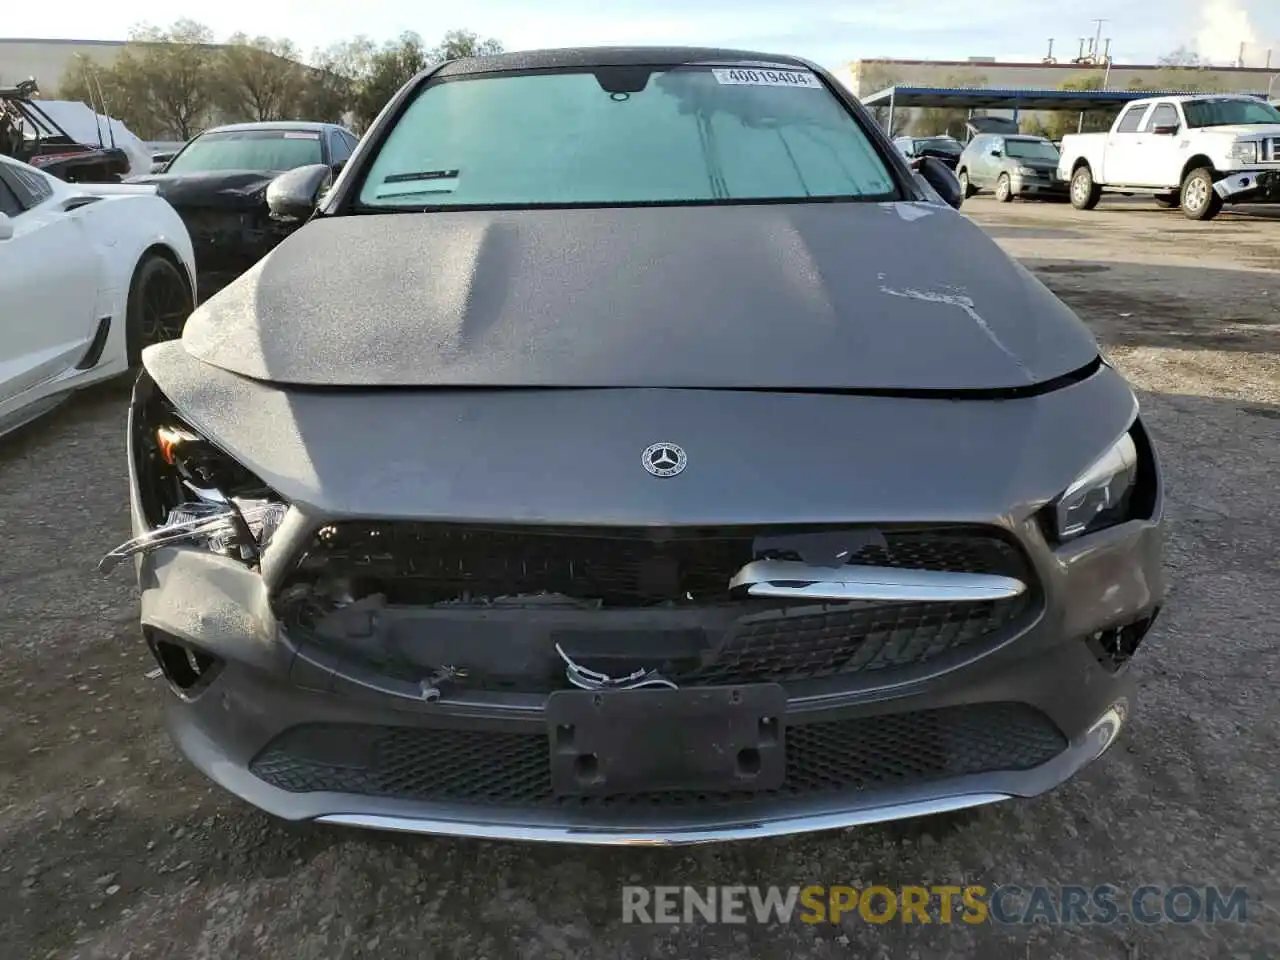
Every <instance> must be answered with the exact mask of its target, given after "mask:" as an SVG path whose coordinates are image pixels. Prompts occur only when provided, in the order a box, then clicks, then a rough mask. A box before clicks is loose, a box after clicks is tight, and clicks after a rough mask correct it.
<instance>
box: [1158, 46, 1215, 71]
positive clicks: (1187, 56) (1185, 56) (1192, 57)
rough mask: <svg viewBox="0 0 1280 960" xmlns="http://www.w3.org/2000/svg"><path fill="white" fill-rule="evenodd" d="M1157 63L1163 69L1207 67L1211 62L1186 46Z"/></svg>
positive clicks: (1161, 58) (1166, 55)
mask: <svg viewBox="0 0 1280 960" xmlns="http://www.w3.org/2000/svg"><path fill="white" fill-rule="evenodd" d="M1156 63H1157V64H1159V65H1160V66H1162V67H1207V66H1208V65H1209V62H1208V61H1207V60H1205V59H1204V57H1202V56H1200V54H1198V53H1197V52H1196V51H1194V50H1192V49H1191V48H1190V47H1188V46H1186V45H1185V44H1184V45H1183V46H1181V47H1179V48H1178V49H1177V50H1174V51H1172V52H1170V53H1166V54H1165V55H1164V56H1162V57H1159V58H1157V60H1156Z"/></svg>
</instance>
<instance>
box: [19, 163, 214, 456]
mask: <svg viewBox="0 0 1280 960" xmlns="http://www.w3.org/2000/svg"><path fill="white" fill-rule="evenodd" d="M194 285H195V261H194V257H193V255H192V252H191V241H190V239H189V238H188V236H187V231H186V228H185V227H184V226H183V225H182V221H181V220H180V219H179V218H178V215H177V214H176V213H174V211H173V208H172V207H170V206H169V205H168V204H167V203H165V202H164V201H163V200H161V199H160V198H159V197H157V196H156V195H155V188H154V187H126V186H122V185H120V184H83V183H77V184H68V183H66V182H65V181H62V180H60V179H58V178H56V177H52V176H49V175H48V174H47V173H46V172H44V171H41V170H37V169H36V168H35V167H32V166H28V165H27V164H24V163H19V162H18V161H16V160H13V159H11V158H8V157H0V434H5V433H8V432H9V431H11V430H13V429H15V428H17V427H19V426H21V425H22V424H24V423H26V422H28V421H29V420H32V419H34V418H35V417H37V416H39V415H40V414H41V413H44V412H45V411H47V410H49V409H52V408H53V407H54V406H56V405H57V404H58V403H59V402H60V401H61V400H63V399H65V398H66V396H67V395H68V394H69V393H70V392H71V391H72V390H75V389H76V388H78V387H83V386H86V385H88V384H90V383H94V382H96V381H99V380H102V379H105V378H107V377H112V376H115V375H117V374H120V373H123V372H124V371H125V370H127V369H128V368H129V367H130V366H137V365H138V363H139V356H140V354H141V352H142V349H143V347H145V346H147V345H149V344H153V343H159V342H160V341H162V340H166V339H170V338H172V337H176V336H179V335H180V334H181V332H182V325H183V323H184V322H185V321H186V319H187V315H188V314H190V313H191V309H192V306H193V299H192V291H193V290H194Z"/></svg>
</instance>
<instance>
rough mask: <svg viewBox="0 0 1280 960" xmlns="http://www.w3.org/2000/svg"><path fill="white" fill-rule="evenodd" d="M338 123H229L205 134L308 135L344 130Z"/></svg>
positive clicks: (310, 121) (290, 121)
mask: <svg viewBox="0 0 1280 960" xmlns="http://www.w3.org/2000/svg"><path fill="white" fill-rule="evenodd" d="M342 129H344V128H343V127H342V126H340V125H339V124H336V123H319V122H316V121H312V120H260V121H256V122H254V123H228V124H224V125H223V126H221V127H210V128H209V129H208V130H205V131H204V132H205V133H234V132H240V131H249V130H304V131H307V132H308V133H320V132H322V131H325V130H342Z"/></svg>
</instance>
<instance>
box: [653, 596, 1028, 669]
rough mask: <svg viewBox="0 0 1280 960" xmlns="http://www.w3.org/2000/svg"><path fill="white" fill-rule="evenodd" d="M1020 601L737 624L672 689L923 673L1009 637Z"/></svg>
mask: <svg viewBox="0 0 1280 960" xmlns="http://www.w3.org/2000/svg"><path fill="white" fill-rule="evenodd" d="M1033 608H1034V607H1033V601H1032V599H1031V598H1030V597H1029V596H1028V594H1025V593H1024V594H1021V595H1019V596H1017V597H1012V598H1009V599H1007V600H996V601H981V602H968V603H851V604H847V605H840V606H832V607H829V608H826V609H824V610H823V611H822V612H820V613H812V614H802V615H796V614H793V613H788V612H787V611H783V610H776V611H770V612H767V613H763V614H757V615H754V616H749V617H743V618H742V619H741V620H739V621H738V625H737V626H736V627H735V629H734V630H733V631H732V632H731V633H730V634H729V636H728V637H727V639H726V640H725V642H724V643H723V645H722V646H721V647H720V648H719V649H717V650H716V651H715V652H714V655H713V657H710V658H708V659H709V662H707V663H705V664H703V665H700V666H698V667H696V668H694V669H691V670H683V671H682V670H674V671H672V674H671V676H672V678H673V679H675V680H678V681H679V682H680V683H704V684H716V683H730V684H731V683H753V682H774V683H794V682H798V681H805V680H817V679H821V678H823V677H832V676H850V675H854V674H862V673H872V672H875V671H879V670H887V669H894V668H909V667H918V666H923V665H924V664H927V663H929V662H931V661H936V660H938V659H939V658H941V657H943V656H946V655H947V654H950V653H953V652H956V651H959V650H961V649H962V648H965V647H970V646H972V645H973V644H975V643H977V642H979V641H984V640H994V639H998V638H1000V637H1003V636H1007V635H1009V634H1010V633H1011V631H1010V627H1012V626H1014V625H1015V624H1020V623H1022V622H1024V621H1025V620H1026V618H1027V614H1028V613H1029V612H1030V611H1031V610H1032V609H1033Z"/></svg>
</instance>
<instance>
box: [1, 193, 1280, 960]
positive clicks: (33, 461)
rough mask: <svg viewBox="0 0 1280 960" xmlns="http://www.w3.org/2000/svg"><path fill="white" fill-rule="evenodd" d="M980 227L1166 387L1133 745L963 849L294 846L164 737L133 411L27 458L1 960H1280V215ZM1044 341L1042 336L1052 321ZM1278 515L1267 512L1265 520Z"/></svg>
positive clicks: (76, 405) (1146, 380) (6, 589)
mask: <svg viewBox="0 0 1280 960" xmlns="http://www.w3.org/2000/svg"><path fill="white" fill-rule="evenodd" d="M966 212H967V213H969V214H970V216H972V217H973V218H974V219H975V220H976V221H978V222H979V223H981V224H982V225H984V226H985V227H986V228H987V229H989V231H990V232H991V233H992V234H993V235H994V236H995V237H996V238H997V239H998V240H999V241H1000V242H1001V243H1002V244H1004V245H1005V246H1006V247H1007V248H1008V249H1009V250H1010V251H1011V252H1012V253H1013V254H1015V255H1016V256H1018V257H1019V258H1021V259H1022V260H1023V261H1024V262H1025V263H1026V264H1027V265H1028V266H1029V267H1031V268H1032V269H1033V270H1035V271H1036V272H1037V274H1038V275H1039V276H1040V277H1041V278H1042V279H1043V280H1044V281H1045V282H1046V283H1048V284H1049V285H1050V286H1052V287H1053V288H1054V289H1055V290H1057V291H1058V292H1059V294H1060V295H1061V296H1063V297H1064V298H1065V299H1066V300H1067V301H1069V302H1070V303H1071V304H1072V305H1073V306H1074V307H1076V308H1077V310H1078V311H1079V312H1080V313H1081V315H1082V316H1083V317H1084V318H1085V319H1086V320H1087V321H1088V322H1089V323H1090V324H1091V325H1092V326H1093V327H1094V329H1095V330H1096V331H1097V332H1098V334H1099V335H1100V337H1101V338H1102V339H1103V340H1104V341H1105V343H1106V344H1107V346H1108V349H1109V351H1110V353H1111V355H1112V357H1113V358H1114V359H1115V360H1116V361H1117V362H1118V363H1119V365H1120V366H1121V367H1122V368H1123V369H1124V370H1125V371H1126V372H1127V373H1128V374H1129V376H1130V377H1131V378H1132V379H1133V380H1134V382H1135V383H1136V384H1137V385H1138V386H1139V387H1140V388H1141V390H1142V391H1143V393H1142V403H1143V406H1144V409H1145V410H1146V413H1147V416H1148V417H1149V420H1150V425H1151V427H1152V429H1153V431H1154V433H1155V436H1156V439H1157V441H1158V444H1159V448H1160V452H1161V454H1162V456H1163V460H1164V464H1165V467H1166V470H1167V474H1168V489H1169V501H1170V511H1169V512H1170V514H1171V519H1170V530H1169V534H1170V541H1169V560H1168V562H1169V566H1170V568H1171V575H1172V592H1171V596H1170V598H1169V603H1168V606H1167V608H1166V612H1165V614H1164V616H1163V617H1162V623H1161V624H1160V625H1159V627H1158V628H1157V630H1156V631H1155V634H1154V635H1153V638H1152V640H1150V641H1149V642H1148V644H1147V645H1146V646H1145V647H1144V649H1143V651H1142V654H1141V656H1140V658H1139V661H1138V662H1137V664H1136V667H1135V669H1136V672H1137V677H1138V680H1139V684H1140V702H1139V704H1138V712H1137V715H1136V718H1135V720H1134V722H1133V724H1132V725H1131V726H1130V728H1129V729H1128V731H1127V734H1126V736H1125V737H1124V739H1123V742H1122V743H1121V745H1119V746H1117V747H1116V748H1115V749H1113V750H1112V751H1111V752H1110V753H1108V754H1107V755H1106V756H1105V757H1104V758H1103V759H1102V760H1100V761H1099V762H1098V763H1096V764H1095V765H1093V766H1092V767H1091V768H1090V769H1088V770H1087V771H1086V772H1085V773H1084V774H1083V775H1082V776H1080V777H1079V778H1078V779H1076V780H1075V781H1073V782H1072V783H1070V784H1068V785H1067V786H1065V787H1063V788H1062V789H1060V790H1058V791H1057V792H1055V793H1054V794H1052V795H1050V796H1046V797H1043V798H1040V799H1038V800H1036V801H1033V802H1021V803H1009V804H1004V805H1000V806H997V807H992V808H987V809H985V810H984V811H982V812H981V813H980V814H979V815H978V816H977V818H976V819H975V820H973V821H972V822H969V823H967V824H964V825H961V826H958V827H956V828H954V829H951V830H944V829H941V828H940V827H938V826H930V827H929V828H928V829H924V828H910V827H905V828H904V827H897V828H883V829H863V830H858V831H851V832H843V833H834V834H827V835H820V836H811V837H806V838H802V839H793V840H786V841H769V842H757V843H749V844H743V845H737V846H717V847H705V848H681V849H672V850H652V849H650V850H645V849H635V850H607V851H601V850H586V851H579V850H573V849H566V848H549V849H543V848H528V847H520V846H511V845H503V844H487V843H478V842H462V841H456V842H455V841H448V840H433V839H422V838H409V837H391V836H382V835H374V834H363V833H357V832H348V831H342V830H338V829H320V828H314V827H299V826H290V825H287V824H282V823H279V822H276V821H273V820H269V819H268V818H267V817H265V816H263V815H260V814H258V813H256V812H253V811H252V810H249V809H246V808H245V807H244V806H242V805H241V804H239V803H238V802H237V801H235V800H233V799H230V798H228V797H227V796H225V795H223V794H222V793H220V792H218V791H216V790H215V789H213V788H211V787H209V786H207V785H206V783H205V782H204V781H203V780H202V779H201V778H200V777H199V776H198V775H197V774H195V773H194V772H192V771H191V770H189V769H188V768H187V767H186V765H185V764H184V763H182V762H180V761H179V759H178V757H177V755H176V753H175V751H174V749H173V748H172V747H171V746H170V744H169V742H168V740H167V738H166V736H165V734H164V733H163V732H162V730H161V727H160V719H159V702H160V699H161V696H162V694H163V692H164V691H163V688H162V686H161V682H160V681H153V680H147V679H145V674H146V673H147V671H148V670H150V669H151V667H152V663H151V662H150V661H149V659H148V657H147V656H146V655H145V652H144V650H143V646H142V644H141V642H140V640H139V636H138V630H137V628H136V626H135V617H136V615H137V611H136V606H135V597H134V590H133V586H132V584H131V583H130V582H129V578H128V576H127V575H125V574H124V573H119V572H118V573H117V576H116V577H115V578H113V579H111V580H105V581H104V580H101V579H98V578H96V576H95V575H93V573H92V568H93V565H94V563H95V562H96V561H97V559H98V557H99V556H100V555H101V554H102V553H103V552H104V551H105V550H106V549H108V548H110V547H111V546H113V545H114V544H116V543H117V542H118V541H120V540H121V539H122V538H124V537H125V536H126V535H127V520H126V515H125V507H124V504H125V494H126V490H125V480H124V462H123V458H124V446H123V432H122V428H123V423H124V404H125V397H126V393H125V392H124V388H123V387H119V386H113V387H110V388H108V389H105V390H100V391H96V392H94V393H92V394H89V395H85V396H82V397H79V398H77V399H75V400H74V401H72V402H71V403H69V404H68V405H67V406H66V407H65V408H64V409H63V410H61V411H59V412H58V413H57V414H55V415H53V416H52V417H50V418H49V419H47V420H46V421H44V422H42V423H40V424H38V425H36V426H35V427H33V428H30V429H28V430H26V431H24V432H23V433H22V434H20V435H19V436H17V437H15V438H10V439H9V440H8V441H5V442H3V443H2V444H0V544H3V550H2V551H0V590H3V596H4V612H5V616H4V618H3V619H2V620H0V731H2V732H3V737H2V738H0V751H2V753H0V904H2V906H0V944H3V946H0V955H3V956H4V957H6V958H7V957H13V958H15V960H17V958H27V957H32V958H44V957H49V958H85V960H88V958H113V960H116V958H122V957H129V958H131V960H144V958H154V957H183V958H204V957H208V958H219V960H221V958H237V957H289V958H297V960H307V958H354V957H389V958H401V957H404V958H408V957H421V956H432V955H437V954H438V955H457V956H465V957H468V958H472V960H479V958H498V957H521V958H525V957H527V958H541V957H597V956H598V957H608V958H649V957H672V958H677V957H683V958H717V960H732V958H745V957H761V958H772V957H777V958H784V957H846V958H847V957H859V958H861V957H895V958H896V957H909V958H917V960H933V958H937V960H941V958H947V957H960V956H973V955H981V956H982V957H983V958H984V960H1001V958H1010V960H1012V958H1019V960H1021V958H1032V957H1034V958H1041V957H1044V958H1055V957H1060V958H1068V957H1070V958H1081V960H1109V958H1118V960H1133V958H1162V960H1163V958H1186V960H1191V958H1198V957H1206V958H1208V957H1213V958H1218V957H1245V956H1250V957H1263V956H1266V957H1276V956H1280V913H1278V912H1277V909H1276V896H1277V893H1280V880H1277V875H1278V871H1277V864H1280V800H1278V799H1277V794H1278V791H1277V786H1280V706H1278V705H1277V704H1278V703H1280V698H1277V695H1276V678H1278V677H1280V627H1278V626H1277V619H1276V617H1275V616H1274V614H1273V611H1272V607H1271V603H1270V601H1267V600H1266V597H1267V596H1273V597H1274V596H1276V595H1278V594H1280V560H1278V559H1277V554H1276V549H1275V546H1274V545H1275V544H1276V543H1277V542H1280V511H1277V510H1276V509H1275V505H1276V499H1277V498H1276V494H1275V491H1276V489H1277V481H1276V478H1277V477H1278V476H1280V442H1278V440H1277V437H1278V434H1280V362H1278V359H1277V358H1278V357H1280V219H1275V218H1273V217H1267V216H1255V217H1251V216H1248V215H1238V214H1229V215H1224V216H1222V217H1221V218H1219V219H1218V220H1217V221H1214V222H1212V223H1207V224H1196V223H1191V222H1189V221H1187V220H1184V219H1183V218H1182V217H1181V216H1179V215H1178V214H1177V213H1170V212H1165V211H1158V210H1155V209H1151V208H1149V207H1148V206H1147V205H1143V204H1126V203H1124V202H1123V201H1120V202H1115V201H1110V200H1108V201H1106V202H1104V203H1103V205H1102V207H1101V208H1099V210H1097V211H1095V212H1093V213H1088V214H1086V213H1077V212H1075V211H1073V210H1071V209H1070V208H1069V207H1067V206H1056V205H1055V206H1040V205H1032V204H1022V203H1015V204H1012V205H1009V206H999V205H997V204H995V203H994V202H993V201H991V200H989V199H987V198H983V197H979V198H975V199H974V200H972V201H970V202H969V203H968V204H966ZM1029 319H1030V318H1029ZM1268 491H1271V492H1270V493H1268ZM1037 882H1044V883H1049V884H1084V885H1091V884H1096V883H1104V882H1110V883H1114V884H1117V885H1118V886H1120V887H1122V888H1130V889H1131V888H1133V887H1136V886H1138V885H1140V884H1146V883H1151V884H1162V885H1171V884H1176V883H1189V884H1193V885H1197V886H1203V885H1207V884H1219V885H1224V886H1233V885H1237V884H1240V885H1245V886H1247V887H1248V888H1249V889H1250V891H1251V894H1252V896H1253V898H1254V900H1253V902H1252V903H1251V904H1250V907H1249V914H1248V916H1249V921H1248V922H1247V923H1246V924H1243V925H1240V924H1234V923H1227V924H1219V925H1217V926H1212V927H1209V926H1196V925H1191V926H1180V925H1173V924H1166V925H1158V926H1153V927H1142V926H1137V925H1133V924H1128V925H1121V924H1118V925H1112V926H1105V927H1104V926H1092V927H1090V926H1076V927H1057V928H1046V927H1035V928H1014V929H1010V928H997V927H991V926H983V927H973V926H968V925H965V924H957V925H953V926H947V927H944V926H937V925H935V926H927V927H926V926H919V925H900V924H897V923H893V924H889V925H887V926H872V925H869V924H867V923H865V922H863V921H862V920H860V919H858V918H857V917H856V915H854V916H853V917H852V918H850V919H849V920H848V922H846V923H845V924H844V925H843V927H841V928H835V929H833V928H831V927H810V926H806V925H804V924H800V923H795V924H793V925H789V926H786V927H779V926H757V925H754V924H753V925H749V926H736V927H735V926H718V927H710V926H701V927H699V926H682V927H679V928H671V927H666V928H658V927H641V926H635V925H626V924H623V923H622V922H621V916H620V900H621V887H622V885H624V884H627V883H643V884H692V885H695V886H703V885H707V884H712V883H724V884H779V885H784V886H786V885H790V884H802V885H803V884H807V883H824V884H852V885H855V886H863V885H866V884H870V883H885V884H889V885H899V884H917V883H923V884H946V883H951V884H963V883H983V884H988V885H994V884H1000V883H1006V884H1007V883H1016V884H1019V885H1021V886H1023V887H1027V886H1030V885H1031V884H1034V883H1037Z"/></svg>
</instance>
